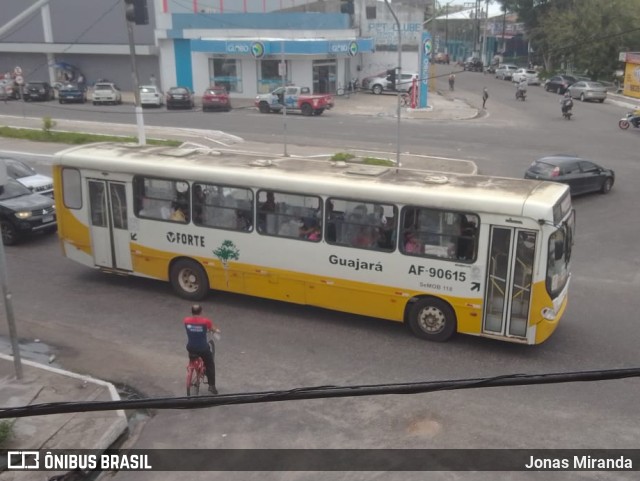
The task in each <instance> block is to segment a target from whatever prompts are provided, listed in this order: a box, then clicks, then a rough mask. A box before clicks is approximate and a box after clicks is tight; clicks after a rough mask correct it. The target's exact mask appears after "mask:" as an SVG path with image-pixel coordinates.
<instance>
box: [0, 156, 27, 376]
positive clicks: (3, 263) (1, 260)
mask: <svg viewBox="0 0 640 481" xmlns="http://www.w3.org/2000/svg"><path fill="white" fill-rule="evenodd" d="M7 177H8V175H7V165H6V164H5V162H4V161H1V163H0V185H1V186H4V185H5V184H6V183H7ZM0 288H1V290H2V298H3V299H4V310H5V312H6V314H7V324H8V325H9V339H10V340H11V351H12V353H13V368H14V370H15V371H16V379H17V380H18V381H21V380H22V359H21V357H20V344H19V343H18V330H17V328H16V320H15V317H14V315H13V303H12V299H13V296H12V295H11V292H10V291H9V277H8V275H7V259H6V257H5V254H4V243H3V242H2V239H0Z"/></svg>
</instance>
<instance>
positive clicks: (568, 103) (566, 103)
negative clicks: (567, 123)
mask: <svg viewBox="0 0 640 481" xmlns="http://www.w3.org/2000/svg"><path fill="white" fill-rule="evenodd" d="M572 108H573V100H571V99H570V98H568V99H565V100H563V101H562V118H564V119H567V120H571V116H572V115H573V113H572V112H571V109H572Z"/></svg>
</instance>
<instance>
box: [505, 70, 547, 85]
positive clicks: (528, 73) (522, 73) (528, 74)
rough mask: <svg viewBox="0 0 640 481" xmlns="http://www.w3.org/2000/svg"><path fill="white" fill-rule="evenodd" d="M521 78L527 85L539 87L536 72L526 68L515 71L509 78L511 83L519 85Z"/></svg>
mask: <svg viewBox="0 0 640 481" xmlns="http://www.w3.org/2000/svg"><path fill="white" fill-rule="evenodd" d="M523 78H526V79H527V84H528V85H540V79H539V78H538V72H536V71H535V70H529V69H526V68H519V69H518V70H516V71H515V72H514V74H513V75H512V77H511V81H512V82H514V83H520V81H521V80H522V79H523Z"/></svg>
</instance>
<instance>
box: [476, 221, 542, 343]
mask: <svg viewBox="0 0 640 481" xmlns="http://www.w3.org/2000/svg"><path fill="white" fill-rule="evenodd" d="M536 240H537V237H536V232H534V231H530V230H525V229H515V228H511V227H502V226H500V227H499V226H492V227H491V238H490V247H489V264H488V268H487V281H486V283H485V285H486V292H485V299H486V301H485V303H484V305H485V308H484V323H483V332H485V333H487V334H493V335H499V336H507V337H518V338H523V339H524V338H526V337H527V327H528V325H529V307H530V302H531V287H532V275H533V262H534V257H535V256H534V254H535V248H536Z"/></svg>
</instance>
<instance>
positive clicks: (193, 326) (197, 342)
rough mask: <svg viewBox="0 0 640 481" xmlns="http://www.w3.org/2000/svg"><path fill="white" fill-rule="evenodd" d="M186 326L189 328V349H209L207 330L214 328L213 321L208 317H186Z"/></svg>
mask: <svg viewBox="0 0 640 481" xmlns="http://www.w3.org/2000/svg"><path fill="white" fill-rule="evenodd" d="M183 323H184V327H185V329H186V330H187V350H188V351H196V352H197V351H208V350H209V344H208V342H207V331H210V330H212V329H213V323H212V322H211V321H210V320H209V319H207V318H206V317H199V316H193V317H185V318H184V321H183Z"/></svg>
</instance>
